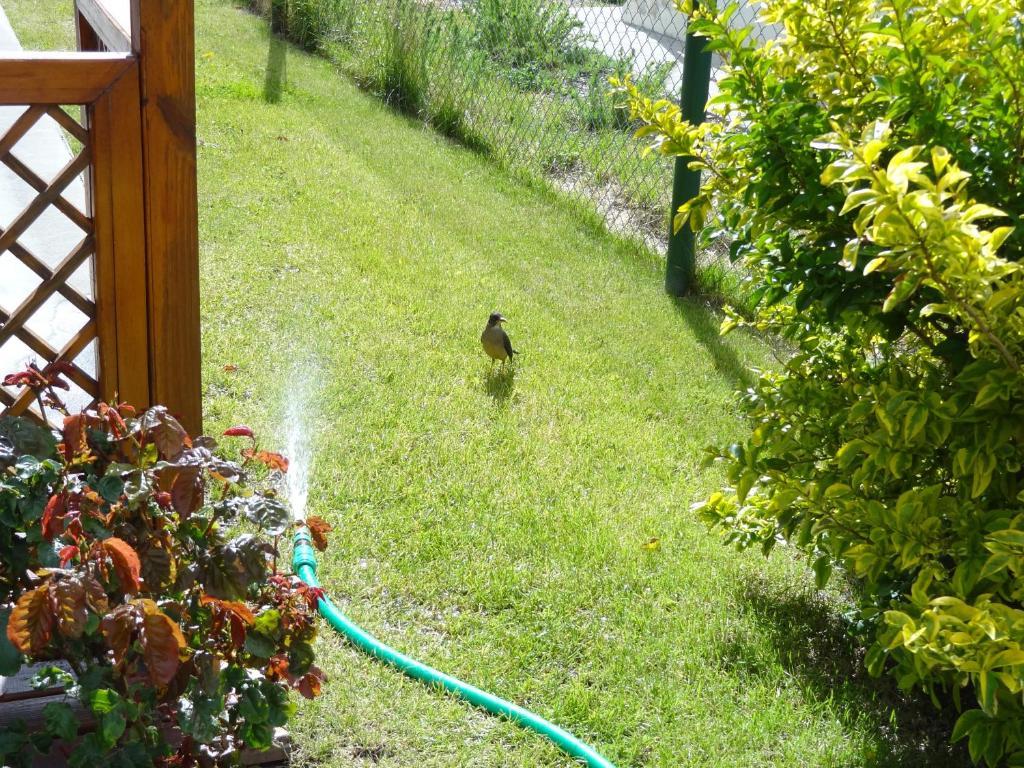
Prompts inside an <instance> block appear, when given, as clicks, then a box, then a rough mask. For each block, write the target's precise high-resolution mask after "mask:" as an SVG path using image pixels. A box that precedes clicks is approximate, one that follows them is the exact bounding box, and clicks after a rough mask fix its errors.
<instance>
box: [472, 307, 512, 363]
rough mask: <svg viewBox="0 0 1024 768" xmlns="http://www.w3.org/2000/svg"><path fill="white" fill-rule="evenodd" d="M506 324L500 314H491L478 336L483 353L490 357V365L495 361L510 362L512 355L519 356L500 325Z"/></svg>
mask: <svg viewBox="0 0 1024 768" xmlns="http://www.w3.org/2000/svg"><path fill="white" fill-rule="evenodd" d="M507 322H508V321H507V320H506V319H505V318H504V317H502V314H501V313H500V312H492V313H491V316H490V317H489V318H487V327H486V328H484V332H483V333H482V334H481V335H480V343H481V344H483V346H484V352H486V353H487V354H488V355H490V356H491V362H492V364H493V362H494V361H495V360H501V361H502V362H505V361H506V360H511V359H512V355H518V354H519V353H518V352H516V351H515V350H514V349H512V340H511V339H509V337H508V334H507V333H505V329H504V328H502V327H501V324H502V323H507Z"/></svg>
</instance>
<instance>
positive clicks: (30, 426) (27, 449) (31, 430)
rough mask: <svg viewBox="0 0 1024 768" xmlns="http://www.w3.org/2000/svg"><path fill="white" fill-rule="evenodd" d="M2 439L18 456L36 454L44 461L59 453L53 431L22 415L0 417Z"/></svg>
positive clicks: (35, 455)
mask: <svg viewBox="0 0 1024 768" xmlns="http://www.w3.org/2000/svg"><path fill="white" fill-rule="evenodd" d="M0 439H3V440H5V441H7V442H8V443H9V444H10V445H11V446H13V448H14V453H15V454H16V455H18V456H26V455H27V456H34V457H35V458H37V459H39V460H40V461H42V460H43V459H51V458H53V457H54V456H56V454H57V439H56V438H55V437H54V436H53V433H52V432H51V431H50V430H49V429H46V428H44V427H41V426H39V425H38V424H36V423H35V422H34V421H31V420H29V419H27V418H23V417H21V416H2V417H0Z"/></svg>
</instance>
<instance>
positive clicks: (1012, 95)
mask: <svg viewBox="0 0 1024 768" xmlns="http://www.w3.org/2000/svg"><path fill="white" fill-rule="evenodd" d="M680 6H681V8H682V9H683V10H684V11H686V12H688V13H691V14H694V20H693V22H692V28H693V29H695V30H696V31H697V32H698V33H699V34H702V35H704V36H706V37H708V38H709V47H710V48H712V49H713V50H715V51H718V52H719V53H720V54H721V55H722V56H723V58H724V59H725V60H726V61H727V63H728V73H727V76H726V77H725V78H724V79H723V80H721V81H720V82H719V94H718V96H717V97H716V98H715V99H713V101H712V104H711V109H712V111H714V112H715V113H717V119H715V120H712V121H709V122H708V123H706V124H705V125H702V126H692V125H689V124H687V123H685V122H684V121H682V120H681V118H680V114H679V110H678V109H677V108H676V107H675V106H674V105H672V104H670V103H668V102H664V101H662V102H653V101H650V100H648V99H645V98H644V97H643V95H642V94H641V93H640V92H639V91H638V90H637V89H636V88H635V87H634V86H632V85H631V84H630V83H629V82H624V83H622V84H621V88H622V90H623V91H624V92H626V93H627V94H628V95H629V97H630V103H631V107H632V113H633V116H634V117H636V118H638V119H640V120H641V121H642V122H643V123H644V128H642V129H641V134H643V135H645V136H647V137H648V138H649V139H650V141H651V146H652V148H653V149H654V150H655V151H659V152H662V153H665V154H668V155H682V156H689V157H691V158H692V164H693V166H694V167H698V168H700V169H702V170H703V171H704V172H705V178H706V185H705V188H704V190H703V193H702V195H701V196H700V197H699V198H697V199H696V200H694V201H692V202H691V203H690V204H689V205H687V206H684V208H683V209H681V210H680V213H679V216H678V217H677V225H679V224H682V223H684V222H689V223H690V224H691V225H692V226H694V227H695V228H701V227H703V226H704V224H705V221H706V220H709V219H711V218H712V212H715V213H716V215H715V220H714V222H713V223H712V225H711V227H710V228H709V231H712V232H721V231H724V233H726V234H728V235H729V236H730V237H731V238H732V239H733V245H732V252H733V254H734V256H735V257H736V258H738V259H742V260H743V261H744V263H745V264H746V267H747V268H748V270H749V271H750V273H751V275H752V280H753V281H754V286H753V288H754V289H755V293H754V295H755V297H756V299H757V300H758V310H757V314H756V316H755V317H754V318H753V319H751V320H743V319H741V318H738V317H731V318H730V319H729V320H727V322H726V329H728V328H731V327H733V326H735V325H739V324H751V325H753V326H755V327H757V328H759V329H762V330H764V331H767V332H771V333H774V334H778V335H781V336H782V337H784V338H785V339H788V340H789V342H791V344H792V349H793V355H792V356H791V357H790V358H789V359H788V360H787V361H786V362H785V364H784V365H782V366H781V370H779V371H777V372H766V373H764V374H762V375H761V376H760V378H759V381H758V383H757V384H756V386H754V387H753V388H751V389H750V390H749V391H748V392H747V393H746V394H745V395H744V397H743V400H742V402H743V408H744V410H745V413H746V415H747V417H748V418H749V420H750V424H751V432H750V435H749V437H748V438H747V439H746V440H745V441H743V442H742V443H740V444H737V445H733V446H731V447H729V448H728V449H726V450H722V451H716V452H715V454H714V456H715V457H716V458H720V459H722V460H724V461H725V463H726V466H727V468H728V477H729V481H730V487H728V488H727V489H725V490H723V491H722V492H720V493H715V494H714V495H712V496H711V497H710V498H709V499H707V500H706V501H705V502H703V503H702V504H700V505H698V510H699V513H700V515H701V516H702V518H703V519H705V520H706V521H708V522H709V523H710V524H712V525H714V526H718V527H720V528H721V529H722V530H724V531H725V532H726V535H727V538H728V539H729V540H730V541H731V542H733V543H735V544H737V545H739V546H742V547H749V546H755V545H757V546H760V547H762V548H763V549H764V551H765V552H767V551H769V550H770V549H771V548H772V547H773V546H774V545H775V544H776V543H777V542H781V541H787V542H790V543H791V544H794V545H796V546H798V547H799V548H801V549H802V550H804V551H805V552H807V553H808V555H809V556H810V558H811V562H812V563H813V567H814V571H815V573H816V574H817V577H818V581H819V584H822V585H823V584H824V583H825V582H826V581H827V580H828V579H829V576H830V574H831V572H832V570H833V568H841V569H842V570H843V571H845V572H846V573H848V574H849V575H850V576H852V578H853V580H854V582H855V584H856V585H857V592H858V594H859V596H860V600H861V602H860V610H861V619H862V622H861V625H862V626H866V627H867V628H868V629H867V631H868V633H869V634H868V638H867V640H868V642H869V644H870V645H869V651H868V654H867V664H868V667H869V669H870V671H871V672H873V673H876V674H878V673H881V672H882V671H883V670H888V671H889V672H891V673H892V674H894V675H896V676H897V678H898V679H899V683H900V685H901V686H903V687H905V688H913V687H920V688H923V689H924V690H925V691H928V692H929V693H930V694H931V695H932V697H933V698H934V699H935V700H936V701H937V702H940V703H943V704H947V703H950V702H952V703H953V704H954V705H955V706H957V707H960V708H961V709H962V710H963V711H964V714H962V715H961V717H960V719H959V721H958V723H957V726H956V729H955V731H954V733H953V734H952V736H953V738H956V739H959V738H965V737H966V738H968V739H969V748H970V753H971V756H972V757H973V758H974V759H975V760H976V761H982V760H984V761H985V762H987V763H988V764H989V765H993V766H994V765H997V764H1009V765H1024V693H1022V687H1024V610H1022V599H1024V503H1022V502H1024V470H1022V465H1024V376H1022V370H1021V368H1022V366H1024V274H1022V272H1021V264H1020V262H1021V258H1022V256H1024V227H1021V226H1020V217H1021V215H1022V213H1024V181H1022V179H1024V55H1022V54H1021V51H1022V48H1024V10H1022V9H1021V8H1022V7H1021V6H1020V4H1014V3H1009V2H1006V1H1005V0H1002V1H999V0H931V2H928V3H919V2H915V1H911V0H892V1H883V0H766V2H765V20H766V21H768V22H771V23H776V24H779V25H780V26H781V28H782V29H783V31H784V32H783V34H782V36H781V37H780V39H779V40H778V41H777V42H776V43H774V44H770V45H768V46H767V47H764V48H760V49H757V48H754V47H750V46H749V45H748V40H749V37H748V36H747V34H746V33H745V32H744V31H742V30H740V31H733V30H730V29H729V26H728V23H727V22H728V19H729V16H730V15H731V13H732V10H730V9H726V10H725V11H723V12H722V13H721V14H717V15H716V14H712V13H705V12H703V11H701V10H699V9H698V10H696V11H695V10H694V8H693V7H692V5H691V6H690V7H687V3H684V2H681V3H680Z"/></svg>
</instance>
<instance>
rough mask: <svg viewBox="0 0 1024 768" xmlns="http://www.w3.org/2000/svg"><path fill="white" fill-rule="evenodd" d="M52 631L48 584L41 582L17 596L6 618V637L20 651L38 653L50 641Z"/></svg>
mask: <svg viewBox="0 0 1024 768" xmlns="http://www.w3.org/2000/svg"><path fill="white" fill-rule="evenodd" d="M52 632H53V608H52V606H51V605H50V586H49V584H43V585H42V586H40V587H36V588H35V589H33V590H29V591H28V592H25V593H24V594H23V595H22V596H21V597H19V598H18V603H17V604H16V605H15V606H14V610H13V611H11V615H10V617H9V618H8V619H7V639H8V640H10V641H11V645H13V646H14V647H15V648H17V649H18V650H19V651H21V652H22V653H27V654H30V655H38V654H41V653H42V652H43V650H44V649H45V648H46V644H47V643H49V642H50V635H51V634H52Z"/></svg>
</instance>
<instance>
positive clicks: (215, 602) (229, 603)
mask: <svg viewBox="0 0 1024 768" xmlns="http://www.w3.org/2000/svg"><path fill="white" fill-rule="evenodd" d="M199 604H200V605H212V606H214V607H215V608H217V609H219V610H221V611H224V612H225V613H230V614H233V615H235V616H237V617H238V618H240V619H241V620H242V621H244V622H245V623H246V624H252V623H253V622H254V621H256V617H255V616H254V615H253V613H252V611H251V610H249V606H247V605H246V604H245V603H243V602H240V601H237V600H221V599H220V598H217V597H211V596H210V595H203V596H202V597H200V598H199Z"/></svg>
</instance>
